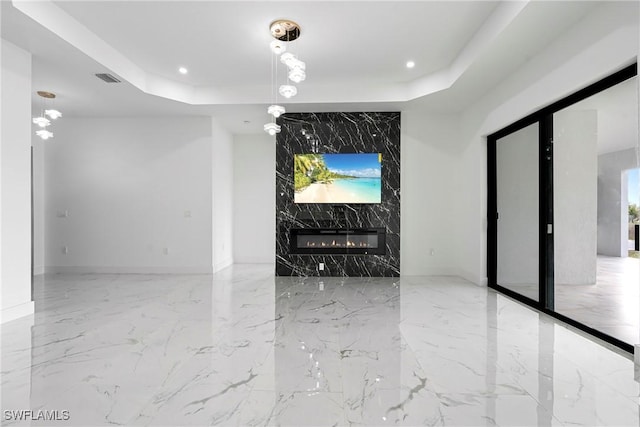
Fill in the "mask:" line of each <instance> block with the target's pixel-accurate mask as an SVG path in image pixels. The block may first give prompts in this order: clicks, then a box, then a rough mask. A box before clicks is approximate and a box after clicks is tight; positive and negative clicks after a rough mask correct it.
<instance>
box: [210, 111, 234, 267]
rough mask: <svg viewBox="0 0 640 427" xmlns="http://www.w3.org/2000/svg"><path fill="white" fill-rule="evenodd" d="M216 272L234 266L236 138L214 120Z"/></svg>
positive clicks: (213, 164) (212, 126)
mask: <svg viewBox="0 0 640 427" xmlns="http://www.w3.org/2000/svg"><path fill="white" fill-rule="evenodd" d="M210 126H211V155H210V156H209V157H207V159H208V161H209V162H210V163H211V164H212V186H211V198H210V200H211V202H212V205H211V206H212V217H211V228H212V230H213V237H212V245H213V253H212V254H211V258H210V259H211V262H212V265H213V271H218V270H220V269H222V268H225V267H227V266H229V265H231V264H232V263H233V222H234V221H233V138H232V136H231V134H230V133H229V132H227V131H226V130H224V129H223V128H222V126H220V124H219V123H218V122H217V121H216V120H215V119H211V123H210Z"/></svg>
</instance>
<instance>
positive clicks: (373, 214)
mask: <svg viewBox="0 0 640 427" xmlns="http://www.w3.org/2000/svg"><path fill="white" fill-rule="evenodd" d="M278 124H279V125H280V126H282V131H281V132H280V133H279V134H278V136H277V139H276V210H277V211H276V275H277V276H360V277H374V276H387V277H394V276H396V277H397V276H399V275H400V113H399V112H385V113H295V114H285V115H284V116H281V117H280V118H278ZM309 153H318V154H326V153H382V170H381V176H382V180H381V181H382V197H381V203H375V204H323V203H317V204H316V203H313V204H311V203H307V204H301V203H298V204H296V203H294V194H295V193H294V181H293V161H294V154H309ZM369 227H384V228H386V231H387V234H386V253H385V254H384V255H291V254H289V248H290V245H289V229H290V228H352V229H353V228H369ZM320 263H324V270H320V269H319V264H320Z"/></svg>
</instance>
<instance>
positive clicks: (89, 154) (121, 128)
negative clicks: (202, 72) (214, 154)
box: [45, 117, 212, 273]
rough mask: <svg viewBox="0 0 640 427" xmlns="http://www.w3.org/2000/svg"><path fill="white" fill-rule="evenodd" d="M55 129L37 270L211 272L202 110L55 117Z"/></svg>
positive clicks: (207, 137) (206, 131) (207, 136)
mask: <svg viewBox="0 0 640 427" xmlns="http://www.w3.org/2000/svg"><path fill="white" fill-rule="evenodd" d="M55 130H56V133H55V138H54V139H52V140H50V141H48V142H47V144H46V146H45V163H46V168H45V230H46V242H45V259H46V264H47V267H46V269H47V271H51V272H56V271H78V272H85V271H88V272H199V273H206V272H210V271H211V259H212V254H211V223H212V222H211V206H212V201H211V198H212V193H211V187H212V184H211V183H212V172H211V160H210V159H211V147H212V145H211V126H210V121H209V119H208V118H165V117H161V118H160V117H159V118H99V119H95V118H72V117H64V120H59V121H58V122H57V123H56V129H55ZM65 247H66V248H67V251H68V253H65V250H64V248H65Z"/></svg>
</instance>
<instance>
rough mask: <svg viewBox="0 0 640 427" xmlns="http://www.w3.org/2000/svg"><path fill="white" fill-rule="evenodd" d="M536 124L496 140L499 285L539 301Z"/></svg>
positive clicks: (537, 129) (538, 206)
mask: <svg viewBox="0 0 640 427" xmlns="http://www.w3.org/2000/svg"><path fill="white" fill-rule="evenodd" d="M538 133H539V126H538V123H534V124H532V125H529V126H527V127H525V128H523V129H520V130H518V131H516V132H514V133H512V134H509V135H507V136H505V137H503V138H500V139H498V140H497V143H496V166H497V167H496V173H497V176H496V198H497V219H498V230H497V233H498V236H497V237H498V241H497V246H498V248H497V249H498V253H497V258H498V259H497V272H496V274H497V281H498V283H499V284H500V285H501V286H503V287H505V288H507V289H510V290H512V291H513V292H516V293H518V294H520V295H523V296H525V297H527V298H530V299H532V300H534V301H539V285H540V278H539V259H540V247H539V242H538V240H539V234H540V229H539V225H538V224H539V210H540V205H539V199H538V193H539V162H538Z"/></svg>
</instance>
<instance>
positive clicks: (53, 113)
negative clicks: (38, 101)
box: [32, 90, 62, 140]
mask: <svg viewBox="0 0 640 427" xmlns="http://www.w3.org/2000/svg"><path fill="white" fill-rule="evenodd" d="M36 93H37V94H38V96H40V97H41V98H42V108H41V109H40V115H39V116H37V117H34V118H33V120H32V122H33V124H35V125H37V126H38V128H39V129H38V130H37V131H36V135H38V136H39V137H40V138H42V139H44V140H47V139H49V138H53V132H51V131H49V130H47V129H45V128H46V127H48V126H49V125H51V120H56V119H58V118H60V117H62V113H61V112H60V111H58V110H56V109H54V108H46V107H47V105H46V104H47V102H48V101H49V100H54V99H55V98H56V94H55V93H52V92H47V91H44V90H39V91H38V92H36ZM45 116H47V117H45Z"/></svg>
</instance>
